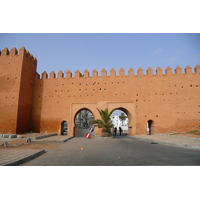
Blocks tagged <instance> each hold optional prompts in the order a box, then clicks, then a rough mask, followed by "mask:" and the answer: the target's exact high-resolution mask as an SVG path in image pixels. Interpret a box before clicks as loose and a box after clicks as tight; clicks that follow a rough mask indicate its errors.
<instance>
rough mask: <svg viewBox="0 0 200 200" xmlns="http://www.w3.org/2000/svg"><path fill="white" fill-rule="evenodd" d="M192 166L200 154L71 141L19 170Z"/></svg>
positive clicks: (122, 140)
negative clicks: (76, 167)
mask: <svg viewBox="0 0 200 200" xmlns="http://www.w3.org/2000/svg"><path fill="white" fill-rule="evenodd" d="M141 165H142V166H194V165H198V166H199V165H200V150H193V149H186V148H179V147H173V146H167V145H162V144H151V142H148V141H141V140H138V139H129V138H127V137H118V138H114V139H94V138H92V139H85V138H78V137H75V138H73V139H71V140H69V141H67V142H66V143H62V144H59V148H57V149H48V151H47V153H45V154H43V155H41V156H39V157H37V158H35V159H33V160H31V161H29V162H27V163H24V164H22V166H141Z"/></svg>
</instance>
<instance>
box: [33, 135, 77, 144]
mask: <svg viewBox="0 0 200 200" xmlns="http://www.w3.org/2000/svg"><path fill="white" fill-rule="evenodd" d="M72 138H74V136H71V137H69V138H66V139H63V140H60V141H58V140H32V142H41V143H42V142H48V143H62V142H63V143H64V142H67V141H68V140H70V139H72ZM40 139H43V138H40Z"/></svg>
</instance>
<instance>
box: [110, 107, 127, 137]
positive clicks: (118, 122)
mask: <svg viewBox="0 0 200 200" xmlns="http://www.w3.org/2000/svg"><path fill="white" fill-rule="evenodd" d="M111 121H112V123H113V125H114V128H113V130H112V132H113V135H119V136H120V135H121V136H126V135H128V132H129V131H128V129H129V125H128V124H129V119H128V113H127V111H126V110H125V109H123V108H117V109H114V110H113V111H112V114H111Z"/></svg>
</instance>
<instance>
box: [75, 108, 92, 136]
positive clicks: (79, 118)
mask: <svg viewBox="0 0 200 200" xmlns="http://www.w3.org/2000/svg"><path fill="white" fill-rule="evenodd" d="M91 119H94V115H93V114H92V112H91V111H90V110H88V109H81V110H79V111H78V112H77V114H76V115H75V118H74V122H75V132H74V136H75V137H85V134H86V133H87V132H88V131H89V128H90V125H89V121H90V120H91Z"/></svg>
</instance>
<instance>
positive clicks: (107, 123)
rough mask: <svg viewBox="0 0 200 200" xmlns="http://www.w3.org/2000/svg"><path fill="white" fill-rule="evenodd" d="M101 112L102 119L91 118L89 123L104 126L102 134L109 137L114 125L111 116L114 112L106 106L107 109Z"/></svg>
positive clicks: (99, 126)
mask: <svg viewBox="0 0 200 200" xmlns="http://www.w3.org/2000/svg"><path fill="white" fill-rule="evenodd" d="M97 110H98V111H99V114H100V116H101V119H92V120H90V122H89V124H90V125H92V124H94V126H95V127H98V128H102V136H103V137H109V136H111V130H110V129H111V128H112V127H113V124H112V121H111V120H110V116H111V114H112V112H109V111H108V109H107V108H106V109H105V110H99V109H98V108H97Z"/></svg>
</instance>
